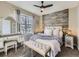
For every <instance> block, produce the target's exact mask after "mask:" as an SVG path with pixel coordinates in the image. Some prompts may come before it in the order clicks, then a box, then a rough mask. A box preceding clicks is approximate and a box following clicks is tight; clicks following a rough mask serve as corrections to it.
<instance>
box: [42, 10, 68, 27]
mask: <svg viewBox="0 0 79 59" xmlns="http://www.w3.org/2000/svg"><path fill="white" fill-rule="evenodd" d="M43 18H44V26H47V25H52V26H54V25H56V26H58V25H60V26H63V27H68V9H66V10H62V11H58V12H55V13H51V14H47V15H44V16H43Z"/></svg>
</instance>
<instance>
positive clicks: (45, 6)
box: [34, 1, 53, 12]
mask: <svg viewBox="0 0 79 59" xmlns="http://www.w3.org/2000/svg"><path fill="white" fill-rule="evenodd" d="M43 3H44V1H41V4H42V5H41V6H38V5H34V6H35V7H39V8H41V12H43V10H44V8H48V7H52V6H53V4H49V5H43Z"/></svg>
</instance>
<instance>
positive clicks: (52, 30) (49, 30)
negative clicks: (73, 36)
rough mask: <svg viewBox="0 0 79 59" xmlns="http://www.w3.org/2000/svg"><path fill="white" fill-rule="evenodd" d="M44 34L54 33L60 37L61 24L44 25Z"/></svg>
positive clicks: (61, 34)
mask: <svg viewBox="0 0 79 59" xmlns="http://www.w3.org/2000/svg"><path fill="white" fill-rule="evenodd" d="M44 34H48V35H54V36H58V37H60V38H61V37H62V36H63V32H62V26H45V29H44Z"/></svg>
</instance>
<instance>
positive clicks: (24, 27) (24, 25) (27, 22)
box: [20, 15, 33, 34]
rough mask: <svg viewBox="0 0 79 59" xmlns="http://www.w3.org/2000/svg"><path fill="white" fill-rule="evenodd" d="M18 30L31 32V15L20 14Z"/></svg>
mask: <svg viewBox="0 0 79 59" xmlns="http://www.w3.org/2000/svg"><path fill="white" fill-rule="evenodd" d="M20 32H21V33H23V34H24V33H32V34H33V16H26V15H21V16H20Z"/></svg>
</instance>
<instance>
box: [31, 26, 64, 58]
mask: <svg viewBox="0 0 79 59" xmlns="http://www.w3.org/2000/svg"><path fill="white" fill-rule="evenodd" d="M52 31H53V32H52ZM52 33H53V35H52ZM62 35H63V33H62V29H61V27H53V28H52V27H46V28H45V30H44V34H34V35H33V36H31V38H30V40H32V41H36V42H40V43H42V44H46V45H47V46H50V48H51V51H50V52H49V53H48V56H52V57H55V56H56V55H57V54H58V52H60V51H61V48H60V47H61V45H62Z"/></svg>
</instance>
